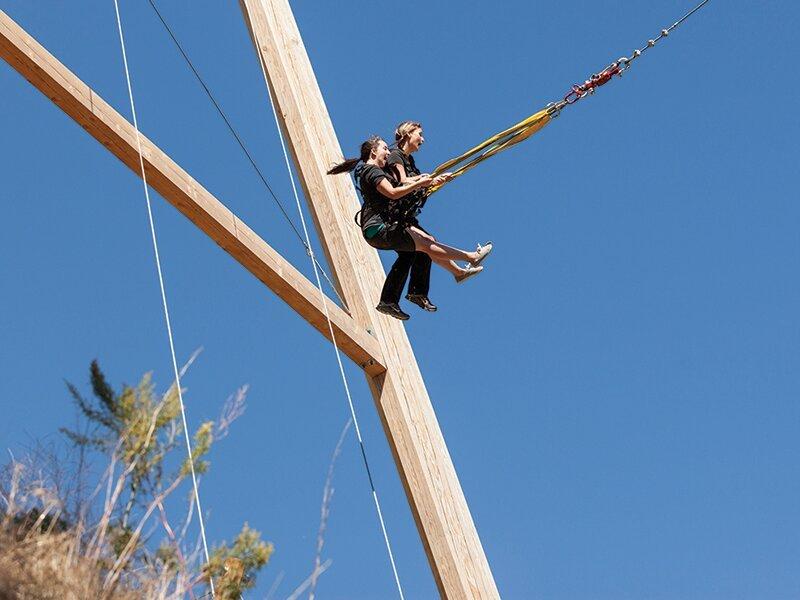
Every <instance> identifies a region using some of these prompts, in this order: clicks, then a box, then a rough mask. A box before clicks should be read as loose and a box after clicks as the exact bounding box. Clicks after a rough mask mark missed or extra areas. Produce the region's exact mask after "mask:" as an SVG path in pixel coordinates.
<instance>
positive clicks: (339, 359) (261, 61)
mask: <svg viewBox="0 0 800 600" xmlns="http://www.w3.org/2000/svg"><path fill="white" fill-rule="evenodd" d="M253 36H254V37H255V36H256V33H255V31H254V32H253ZM256 54H258V61H259V64H260V65H261V74H262V75H263V76H264V84H265V85H266V86H267V95H268V96H269V103H270V106H271V107H272V116H273V117H275V125H276V127H277V128H278V137H279V138H280V140H281V149H282V150H283V159H284V161H285V162H286V169H287V171H288V172H289V181H290V182H291V184H292V193H293V194H294V200H295V204H296V205H297V212H298V213H299V215H300V223H301V224H302V225H303V234H304V235H305V238H306V248H307V249H308V254H309V256H310V257H311V264H312V266H313V267H314V277H316V280H317V288H318V289H319V295H320V300H321V301H322V306H323V308H324V310H325V318H326V319H327V321H328V330H329V331H330V334H331V342H333V349H334V351H335V353H336V362H337V363H338V365H339V373H340V374H341V376H342V385H343V386H344V391H345V394H346V395H347V404H348V405H349V406H350V415H351V416H352V417H353V425H354V426H355V430H356V437H357V438H358V443H359V445H360V446H361V456H362V458H363V459H364V465H365V467H366V470H367V477H368V478H369V484H370V488H371V489H372V499H373V501H374V502H375V510H376V511H377V513H378V521H380V524H381V531H382V532H383V540H384V542H385V543H386V551H387V552H388V554H389V562H390V563H391V565H392V573H393V574H394V580H395V583H396V584H397V592H398V593H399V594H400V599H401V600H405V597H404V596H403V587H402V586H401V585H400V576H399V575H398V573H397V566H396V565H395V562H394V554H393V553H392V545H391V543H390V542H389V534H388V533H387V531H386V523H384V520H383V513H382V512H381V504H380V501H379V500H378V492H377V491H376V490H375V484H374V482H373V480H372V474H371V473H370V469H369V463H368V462H367V453H366V450H365V448H364V440H363V439H362V438H361V428H360V427H359V426H358V417H357V416H356V409H355V407H354V405H353V398H352V396H351V395H350V386H349V385H348V383H347V376H346V375H345V373H344V366H343V365H342V356H341V353H340V352H339V346H338V345H337V343H336V336H335V335H334V333H333V324H332V323H331V317H330V314H329V313H328V302H327V299H326V297H325V293H324V291H323V289H322V282H321V281H320V277H319V270H318V268H317V260H316V258H315V257H314V250H313V247H312V246H311V239H310V237H309V235H308V227H307V226H306V219H305V216H304V215H303V209H302V207H301V205H300V197H299V196H298V194H297V186H296V185H295V182H294V175H293V174H292V167H291V163H290V162H289V154H288V153H287V151H286V144H285V142H284V141H283V133H282V132H281V124H280V122H279V121H278V113H277V111H276V109H275V102H274V100H273V98H272V87H271V86H270V84H269V78H268V77H267V68H266V65H265V64H264V58H263V57H262V56H261V45H260V44H259V43H258V40H257V38H256Z"/></svg>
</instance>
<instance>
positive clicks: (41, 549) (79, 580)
mask: <svg viewBox="0 0 800 600" xmlns="http://www.w3.org/2000/svg"><path fill="white" fill-rule="evenodd" d="M190 363H191V361H190ZM187 367H188V365H187ZM185 369H186V367H184V371H185ZM91 386H92V396H91V397H90V398H88V399H87V398H84V397H83V395H82V394H81V393H80V392H79V391H78V389H77V388H76V387H75V386H72V385H68V388H69V391H70V394H71V395H72V397H73V399H74V401H75V403H76V405H77V406H78V408H79V410H80V414H81V416H82V420H81V426H80V427H79V428H78V429H77V430H68V429H64V430H62V431H63V432H64V433H65V434H66V436H67V438H68V439H69V441H70V442H71V445H72V449H71V452H70V453H69V456H65V455H64V454H60V453H58V452H56V451H53V450H52V449H48V451H47V452H45V451H43V450H42V449H41V448H39V449H37V450H35V451H33V452H31V453H30V456H28V457H26V458H25V459H23V460H12V461H11V463H10V464H9V465H7V467H6V468H5V471H4V473H3V476H2V479H1V480H0V600H12V599H13V600H38V599H41V600H45V599H59V600H72V599H74V600H87V599H95V598H97V599H107V600H127V599H128V598H131V599H133V598H138V599H141V598H148V599H165V600H166V599H170V600H171V599H176V600H177V599H178V598H196V599H199V598H202V597H204V596H206V595H207V594H208V592H209V588H210V580H213V582H214V583H215V587H216V597H217V598H219V599H223V600H225V599H227V598H239V597H240V595H241V593H242V592H243V591H244V590H246V589H248V588H251V587H252V586H253V585H254V582H255V577H256V574H257V572H258V571H259V570H260V569H261V568H262V567H263V566H264V565H265V564H266V563H267V561H268V560H269V557H270V555H271V553H272V550H273V548H272V545H271V544H269V543H266V542H263V541H262V540H261V537H260V534H259V533H258V532H257V531H255V530H252V529H250V528H249V527H248V526H247V524H244V526H243V528H242V530H241V531H240V533H239V534H238V535H237V536H236V538H235V539H234V541H233V542H232V543H231V544H225V543H223V544H221V545H218V546H217V547H216V548H214V550H213V551H212V552H211V559H210V561H209V562H208V564H206V562H205V560H204V559H203V558H204V557H203V554H202V552H201V546H200V543H199V540H198V539H196V534H195V539H193V540H190V539H189V538H190V534H189V531H190V530H192V529H194V528H193V520H194V519H193V517H194V514H195V513H194V504H193V501H192V500H193V497H192V496H191V495H190V497H189V502H188V504H185V503H184V502H182V501H180V499H179V498H173V496H174V495H175V492H176V491H177V490H179V489H181V490H186V488H187V485H186V483H187V481H186V480H187V476H188V475H189V473H190V463H189V459H188V458H180V457H185V450H184V449H182V446H181V441H182V436H183V429H182V425H181V419H180V406H179V403H178V394H177V391H176V389H175V388H174V386H173V387H172V388H170V389H169V390H168V391H167V392H166V393H165V394H163V395H157V394H156V393H155V391H154V386H153V384H152V382H151V380H150V377H149V375H145V377H144V378H142V380H141V382H140V383H139V384H138V385H137V386H136V387H128V386H125V387H123V389H122V390H121V391H120V392H119V393H117V392H116V391H114V390H113V389H112V387H111V386H109V385H108V383H107V382H106V380H105V377H104V376H103V373H102V372H101V371H100V368H99V367H98V366H97V364H96V363H92V366H91ZM245 393H246V388H242V389H240V390H239V391H238V392H237V393H236V394H234V395H233V396H232V397H231V398H230V399H229V400H228V402H226V404H225V408H224V409H223V412H222V415H221V416H220V418H219V419H218V420H217V421H215V422H207V423H203V424H202V425H201V426H200V427H199V428H198V429H197V430H196V431H195V433H194V442H193V453H192V457H191V461H192V463H191V464H192V465H193V466H194V468H195V471H196V472H197V473H198V474H202V473H204V472H205V471H206V470H207V469H208V467H209V463H208V462H207V461H206V456H207V454H208V452H209V450H210V448H211V446H212V444H213V443H214V442H215V441H218V440H219V439H221V438H223V437H225V435H226V434H227V432H228V428H229V427H230V425H231V423H232V422H233V421H235V420H236V418H237V417H239V416H240V415H241V414H242V412H243V410H244V398H245ZM181 451H182V453H181ZM65 465H68V467H65ZM188 487H189V488H190V487H191V486H188ZM176 507H178V508H177V509H176ZM168 509H170V510H172V511H173V512H175V513H177V514H180V517H179V518H178V519H170V518H169V517H168Z"/></svg>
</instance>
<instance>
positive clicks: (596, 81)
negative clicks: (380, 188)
mask: <svg viewBox="0 0 800 600" xmlns="http://www.w3.org/2000/svg"><path fill="white" fill-rule="evenodd" d="M708 1H709V0H703V1H702V2H700V4H698V5H697V6H695V7H694V8H693V9H692V10H690V11H689V12H688V13H686V14H685V15H683V17H681V18H680V19H678V20H677V21H676V22H675V23H673V24H672V25H670V26H669V27H667V28H666V29H662V30H661V33H660V34H659V35H658V37H655V38H653V39H650V40H647V44H646V45H644V46H643V47H642V48H638V49H636V50H634V51H633V54H631V56H629V57H627V56H623V57H621V58H619V59H617V60H616V61H614V62H613V63H611V64H610V65H608V66H607V67H606V68H605V69H603V70H602V71H600V72H599V73H595V74H593V75H592V76H590V77H589V78H588V79H587V80H586V81H584V82H583V83H576V84H575V85H573V86H572V87H571V88H570V90H569V91H568V92H567V93H566V95H565V96H564V98H563V99H561V100H559V101H558V102H551V103H550V104H548V105H547V106H546V107H545V108H544V109H542V110H540V111H539V112H537V113H534V114H532V115H531V116H529V117H528V118H527V119H524V120H522V121H520V122H519V123H517V124H516V125H513V126H512V127H509V128H508V129H506V130H505V131H501V132H500V133H498V134H496V135H493V136H492V137H490V138H488V139H486V140H484V141H483V142H481V143H480V144H478V145H477V146H475V147H474V148H471V149H469V150H467V151H466V152H464V153H463V154H461V155H459V156H456V157H455V158H453V159H451V160H448V161H447V162H445V163H442V164H441V165H439V166H438V167H436V169H434V171H433V173H432V174H433V175H434V176H437V175H441V174H443V173H447V172H452V177H450V178H449V179H448V180H447V181H445V182H443V183H441V184H440V185H436V186H431V187H430V188H428V191H427V195H428V196H430V195H431V194H433V193H434V192H436V191H438V190H440V189H441V188H442V186H444V185H445V184H446V183H448V182H450V181H452V180H453V179H455V178H456V177H460V176H461V175H463V174H464V173H466V172H467V171H469V170H470V169H472V168H473V167H476V166H477V165H479V164H480V163H482V162H483V161H484V160H486V159H487V158H490V157H492V156H494V155H495V154H498V153H499V152H502V151H503V150H506V149H507V148H510V147H511V146H513V145H515V144H518V143H519V142H521V141H523V140H526V139H528V138H529V137H530V136H532V135H533V134H534V133H536V132H537V131H539V130H540V129H542V128H543V127H544V126H545V125H547V124H548V123H549V122H550V121H552V120H553V119H555V118H556V117H557V116H558V115H559V114H561V110H562V109H563V108H565V107H567V106H570V105H572V104H575V103H576V102H577V101H578V100H580V99H581V98H585V97H586V96H588V95H590V94H594V92H595V90H596V89H597V88H599V87H600V86H603V85H605V84H606V83H608V82H609V81H611V80H612V79H613V78H614V77H622V74H623V73H624V72H625V71H627V70H628V69H630V67H631V65H632V64H633V61H634V60H636V59H637V58H639V57H640V56H641V55H642V54H643V53H644V52H646V51H647V50H648V49H650V48H652V47H653V46H655V45H656V43H657V42H658V41H659V40H661V39H662V38H665V37H667V36H668V35H669V34H670V32H671V31H672V30H673V29H675V28H676V27H677V26H678V25H680V24H681V23H683V22H684V21H685V20H686V19H688V18H689V17H690V16H692V15H693V14H694V13H696V12H697V11H698V10H700V9H701V8H702V7H703V6H705V5H706V4H707V3H708Z"/></svg>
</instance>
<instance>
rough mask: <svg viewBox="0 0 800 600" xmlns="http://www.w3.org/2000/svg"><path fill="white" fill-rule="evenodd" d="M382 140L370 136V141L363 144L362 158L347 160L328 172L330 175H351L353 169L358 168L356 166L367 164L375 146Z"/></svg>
mask: <svg viewBox="0 0 800 600" xmlns="http://www.w3.org/2000/svg"><path fill="white" fill-rule="evenodd" d="M381 141H382V139H381V137H380V136H377V135H373V136H370V138H369V139H368V140H366V141H365V142H364V143H363V144H361V156H360V157H358V158H347V159H345V161H344V162H341V163H339V164H338V165H336V166H334V167H332V168H331V170H330V171H328V175H338V174H339V173H349V172H350V171H352V170H353V169H355V168H356V165H357V164H358V163H360V162H367V161H368V160H369V157H370V155H371V154H372V151H373V150H374V149H375V146H377V145H378V143H379V142H381Z"/></svg>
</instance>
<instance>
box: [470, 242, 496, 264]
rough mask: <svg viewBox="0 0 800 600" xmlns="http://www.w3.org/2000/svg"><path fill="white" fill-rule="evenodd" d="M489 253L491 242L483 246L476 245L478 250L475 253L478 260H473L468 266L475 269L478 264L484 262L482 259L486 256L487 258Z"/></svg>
mask: <svg viewBox="0 0 800 600" xmlns="http://www.w3.org/2000/svg"><path fill="white" fill-rule="evenodd" d="M491 251H492V242H486V243H485V244H484V245H483V246H481V245H480V244H478V248H477V250H476V252H477V253H478V258H476V259H475V260H473V261H472V262H471V263H470V264H471V265H472V266H473V267H477V266H478V265H479V264H481V263H482V262H483V261H484V259H485V258H486V257H487V256H489V254H490V253H491Z"/></svg>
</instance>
